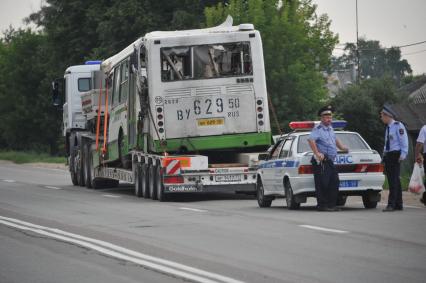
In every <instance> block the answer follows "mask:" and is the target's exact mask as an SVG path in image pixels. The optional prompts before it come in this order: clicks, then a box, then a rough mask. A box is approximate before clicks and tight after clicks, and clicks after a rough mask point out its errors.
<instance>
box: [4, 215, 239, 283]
mask: <svg viewBox="0 0 426 283" xmlns="http://www.w3.org/2000/svg"><path fill="white" fill-rule="evenodd" d="M0 224H4V225H7V226H10V227H14V228H17V229H21V230H28V231H32V232H34V233H38V234H41V235H45V236H48V237H51V238H56V239H59V240H62V241H64V242H69V243H74V244H77V245H80V246H83V247H87V248H90V249H93V250H96V251H98V252H100V253H103V254H106V255H109V256H112V257H115V258H119V259H123V260H126V261H129V262H133V263H136V264H139V265H142V266H145V267H148V268H151V269H154V270H157V271H160V272H163V273H167V274H171V275H173V276H178V277H180V278H183V279H187V280H191V281H195V282H201V283H220V282H222V283H243V282H242V281H239V280H235V279H233V278H230V277H226V276H223V275H220V274H216V273H212V272H208V271H205V270H202V269H197V268H194V267H190V266H187V265H183V264H180V263H177V262H173V261H169V260H165V259H161V258H157V257H153V256H150V255H146V254H143V253H139V252H136V251H133V250H129V249H126V248H123V247H120V246H116V245H114V244H111V243H108V242H104V241H101V240H96V239H92V238H87V237H84V236H80V235H77V234H73V233H69V232H66V231H62V230H59V229H54V228H49V227H45V226H40V225H36V224H32V223H28V222H24V221H21V220H18V219H14V218H9V217H4V216H0Z"/></svg>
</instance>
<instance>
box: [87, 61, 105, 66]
mask: <svg viewBox="0 0 426 283" xmlns="http://www.w3.org/2000/svg"><path fill="white" fill-rule="evenodd" d="M101 63H102V61H100V60H94V61H86V62H85V63H84V65H100V64H101Z"/></svg>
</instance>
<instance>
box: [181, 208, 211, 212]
mask: <svg viewBox="0 0 426 283" xmlns="http://www.w3.org/2000/svg"><path fill="white" fill-rule="evenodd" d="M179 209H181V210H189V211H196V212H207V210H204V209H198V208H190V207H179Z"/></svg>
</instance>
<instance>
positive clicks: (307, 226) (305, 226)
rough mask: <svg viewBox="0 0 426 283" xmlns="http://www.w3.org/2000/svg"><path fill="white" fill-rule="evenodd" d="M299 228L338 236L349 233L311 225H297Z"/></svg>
mask: <svg viewBox="0 0 426 283" xmlns="http://www.w3.org/2000/svg"><path fill="white" fill-rule="evenodd" d="M299 227H303V228H308V229H312V230H318V231H324V232H331V233H339V234H344V233H349V231H344V230H336V229H329V228H324V227H319V226H312V225H299Z"/></svg>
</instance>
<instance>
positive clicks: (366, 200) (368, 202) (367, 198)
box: [362, 193, 378, 209]
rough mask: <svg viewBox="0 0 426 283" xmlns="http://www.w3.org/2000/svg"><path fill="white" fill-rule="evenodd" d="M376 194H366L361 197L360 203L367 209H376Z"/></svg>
mask: <svg viewBox="0 0 426 283" xmlns="http://www.w3.org/2000/svg"><path fill="white" fill-rule="evenodd" d="M377 194H378V193H366V194H364V195H363V196H362V203H363V204H364V207H365V208H367V209H372V208H376V207H377V203H378V201H376V200H375V199H377Z"/></svg>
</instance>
